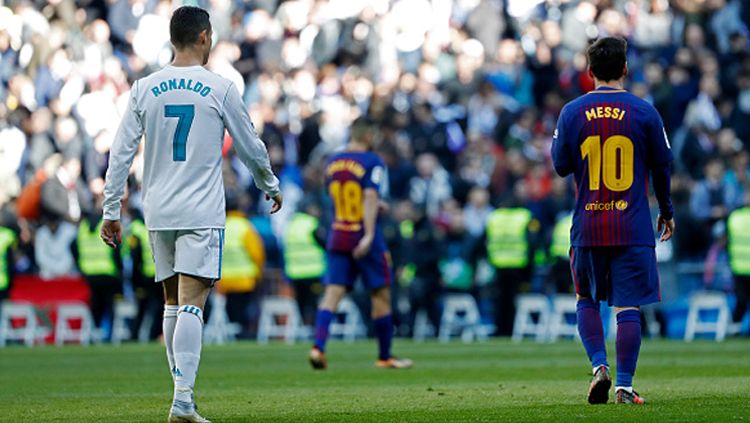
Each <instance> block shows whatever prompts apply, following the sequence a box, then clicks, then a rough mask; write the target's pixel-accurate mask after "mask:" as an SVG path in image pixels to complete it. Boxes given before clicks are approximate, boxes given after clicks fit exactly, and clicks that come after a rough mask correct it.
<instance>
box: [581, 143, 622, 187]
mask: <svg viewBox="0 0 750 423" xmlns="http://www.w3.org/2000/svg"><path fill="white" fill-rule="evenodd" d="M633 150H634V149H633V141H631V140H630V138H628V137H626V136H623V135H613V136H611V137H609V138H607V139H606V140H604V144H602V142H601V137H600V136H599V135H591V136H589V137H587V138H586V139H585V140H584V141H583V144H581V159H585V158H586V157H588V165H589V166H588V169H589V190H591V191H598V190H599V187H600V185H601V182H600V179H601V181H603V182H604V186H605V187H607V188H608V189H609V190H610V191H616V192H619V191H625V190H628V189H630V187H631V186H632V185H633ZM602 164H603V165H604V169H602ZM618 168H619V172H618Z"/></svg>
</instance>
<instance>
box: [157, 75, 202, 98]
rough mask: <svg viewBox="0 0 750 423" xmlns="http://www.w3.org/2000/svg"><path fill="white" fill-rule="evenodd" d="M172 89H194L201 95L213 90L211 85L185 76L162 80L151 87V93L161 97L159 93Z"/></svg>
mask: <svg viewBox="0 0 750 423" xmlns="http://www.w3.org/2000/svg"><path fill="white" fill-rule="evenodd" d="M172 90H188V91H193V92H196V93H198V94H200V95H201V97H205V96H207V95H208V94H209V93H210V92H211V87H209V86H208V85H205V84H204V83H202V82H201V81H193V80H192V79H185V78H179V79H178V78H172V79H169V80H167V81H161V82H159V83H158V84H156V85H154V86H153V87H151V93H152V94H153V95H154V97H159V95H161V94H164V93H166V92H167V91H172Z"/></svg>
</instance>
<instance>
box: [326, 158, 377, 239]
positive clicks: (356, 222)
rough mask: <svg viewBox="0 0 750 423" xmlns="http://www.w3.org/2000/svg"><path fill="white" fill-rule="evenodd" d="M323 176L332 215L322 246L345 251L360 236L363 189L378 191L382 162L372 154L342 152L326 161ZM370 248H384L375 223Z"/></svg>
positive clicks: (362, 231)
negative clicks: (326, 239)
mask: <svg viewBox="0 0 750 423" xmlns="http://www.w3.org/2000/svg"><path fill="white" fill-rule="evenodd" d="M325 176H326V187H327V189H328V194H329V195H330V196H331V199H332V200H333V201H332V203H333V216H334V219H333V223H332V224H331V230H330V231H329V236H328V242H327V244H326V248H327V249H328V250H329V251H336V252H345V253H348V252H351V251H352V250H353V249H354V248H355V247H356V246H357V244H359V241H360V240H361V239H362V236H363V235H364V218H365V213H364V210H365V208H364V207H365V206H364V200H365V196H364V192H365V190H366V189H369V188H371V189H374V190H375V191H376V192H378V193H379V192H380V184H381V183H382V182H383V180H384V178H385V165H384V164H383V160H382V159H381V158H380V156H378V155H377V154H375V153H371V152H355V151H345V152H341V153H338V154H335V155H334V156H332V157H331V158H330V159H329V160H328V163H327V164H326V167H325ZM370 250H371V251H380V250H383V251H385V241H384V239H383V237H382V235H381V233H380V228H379V227H378V226H377V225H376V227H375V238H374V239H373V242H372V247H371V249H370Z"/></svg>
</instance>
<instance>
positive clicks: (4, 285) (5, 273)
mask: <svg viewBox="0 0 750 423" xmlns="http://www.w3.org/2000/svg"><path fill="white" fill-rule="evenodd" d="M16 243H17V238H16V233H15V232H14V231H13V230H12V229H10V228H6V227H4V226H0V299H3V298H6V297H7V296H8V292H9V291H10V283H11V281H12V280H13V250H14V248H15V246H16Z"/></svg>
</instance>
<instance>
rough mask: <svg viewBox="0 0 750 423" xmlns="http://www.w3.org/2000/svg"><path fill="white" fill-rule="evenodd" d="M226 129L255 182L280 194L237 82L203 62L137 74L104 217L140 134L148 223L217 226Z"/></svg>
mask: <svg viewBox="0 0 750 423" xmlns="http://www.w3.org/2000/svg"><path fill="white" fill-rule="evenodd" d="M224 128H226V129H228V130H229V133H230V134H231V135H232V138H233V139H234V147H235V149H236V151H237V155H238V156H239V158H240V160H242V162H243V163H244V164H245V165H246V166H247V167H248V169H250V171H251V172H252V174H253V178H254V179H255V184H256V186H257V187H258V188H259V189H260V190H262V191H263V192H265V193H266V194H268V195H270V196H275V195H276V194H278V193H279V181H278V179H276V176H274V174H273V172H272V170H271V165H270V162H269V159H268V152H267V151H266V147H265V145H264V144H263V142H262V141H261V140H260V139H259V138H258V134H257V133H256V132H255V127H254V126H253V124H252V122H251V121H250V116H248V113H247V109H246V107H245V105H244V104H243V102H242V99H241V98H240V93H239V91H238V90H237V88H236V87H235V86H234V85H233V84H232V83H231V82H230V81H229V80H227V79H225V78H222V77H221V76H219V75H216V74H214V73H212V72H210V71H208V70H206V69H205V68H203V67H202V66H189V67H177V66H171V65H170V66H166V67H165V68H164V69H162V70H159V71H157V72H154V73H153V74H151V75H149V76H148V77H146V78H143V79H140V80H138V81H136V82H135V83H134V84H133V86H132V88H131V91H130V101H129V104H128V109H127V110H126V111H125V115H124V116H123V118H122V123H121V124H120V128H119V129H118V131H117V135H116V137H115V140H114V142H113V144H112V148H111V150H110V156H109V168H108V169H107V176H106V184H105V186H104V218H105V219H109V220H118V219H119V218H120V200H121V198H122V196H123V192H124V190H125V181H126V179H127V176H128V172H129V169H130V165H131V163H132V162H133V157H134V156H135V154H136V152H137V150H138V143H139V142H140V140H141V137H142V136H143V135H145V145H144V166H143V212H144V218H145V221H146V226H147V227H148V229H149V230H170V229H171V230H176V229H198V228H223V227H224V222H225V220H226V213H225V209H224V180H223V178H222V155H221V149H222V143H223V139H224Z"/></svg>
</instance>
